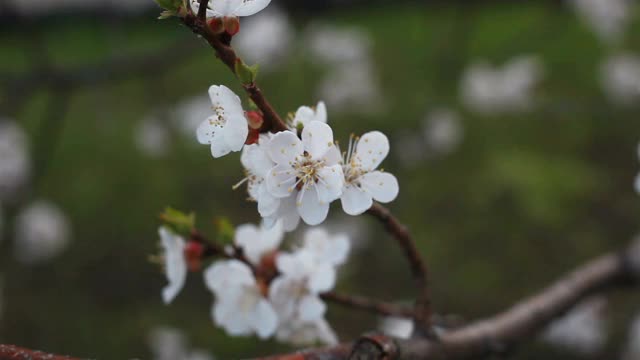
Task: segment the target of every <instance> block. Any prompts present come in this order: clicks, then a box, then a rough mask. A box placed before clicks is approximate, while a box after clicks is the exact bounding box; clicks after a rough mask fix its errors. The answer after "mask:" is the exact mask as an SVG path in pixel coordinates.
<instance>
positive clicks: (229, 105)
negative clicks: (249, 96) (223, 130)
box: [209, 85, 244, 116]
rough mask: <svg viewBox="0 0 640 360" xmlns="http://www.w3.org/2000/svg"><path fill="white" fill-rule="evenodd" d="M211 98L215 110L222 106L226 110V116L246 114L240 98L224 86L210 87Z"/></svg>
mask: <svg viewBox="0 0 640 360" xmlns="http://www.w3.org/2000/svg"><path fill="white" fill-rule="evenodd" d="M209 98H210V99H211V104H212V105H213V107H214V108H215V107H217V106H220V107H222V108H223V109H224V113H225V116H226V115H238V114H240V115H241V114H244V110H243V109H242V101H241V100H240V97H238V95H236V94H235V93H234V92H233V91H231V89H229V88H228V87H226V86H224V85H212V86H210V87H209Z"/></svg>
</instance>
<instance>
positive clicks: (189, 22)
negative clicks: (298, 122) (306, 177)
mask: <svg viewBox="0 0 640 360" xmlns="http://www.w3.org/2000/svg"><path fill="white" fill-rule="evenodd" d="M199 10H201V9H199ZM181 20H182V22H183V23H184V24H185V25H186V26H187V27H188V28H189V29H191V31H193V32H194V33H195V34H198V35H200V36H202V37H203V38H204V39H205V40H206V41H207V43H209V45H210V46H211V47H212V48H213V50H215V52H216V56H217V57H218V58H219V59H220V60H221V61H222V62H223V63H224V64H225V65H227V67H228V68H229V69H230V70H231V72H233V73H234V74H235V65H236V62H237V61H242V60H241V59H240V58H239V57H238V55H237V54H236V52H235V50H234V49H233V47H231V45H230V44H228V43H227V41H223V40H222V38H221V35H217V34H214V33H213V32H212V31H211V30H210V29H209V27H208V26H207V23H206V21H203V20H201V19H199V18H198V17H196V16H194V15H192V14H187V15H185V16H184V17H182V18H181ZM242 86H243V88H244V90H245V91H246V92H247V94H248V95H249V97H250V98H251V100H252V101H253V102H254V103H255V104H256V106H257V107H258V109H260V110H261V111H262V113H263V114H264V123H263V125H262V128H261V129H260V131H261V132H266V131H271V132H278V131H285V130H287V129H288V128H287V125H286V124H285V122H284V121H283V120H282V118H281V117H280V115H278V113H277V112H276V111H275V109H274V108H273V106H272V105H271V103H269V101H268V100H267V98H266V97H265V96H264V94H263V93H262V91H261V90H260V88H259V87H258V85H257V84H256V83H255V82H253V83H250V84H243V85H242Z"/></svg>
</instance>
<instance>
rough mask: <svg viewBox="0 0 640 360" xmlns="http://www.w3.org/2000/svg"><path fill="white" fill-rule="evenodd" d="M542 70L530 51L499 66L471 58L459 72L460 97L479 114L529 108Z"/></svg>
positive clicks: (540, 64)
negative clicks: (472, 61)
mask: <svg viewBox="0 0 640 360" xmlns="http://www.w3.org/2000/svg"><path fill="white" fill-rule="evenodd" d="M542 74H543V68H542V63H541V61H540V60H539V59H538V57H536V56H532V55H527V56H518V57H515V58H513V59H511V60H510V61H508V62H507V63H506V64H504V65H503V66H502V67H494V66H492V65H490V64H489V63H487V62H485V61H477V62H474V63H472V64H471V65H470V66H469V67H468V68H467V69H466V70H465V71H464V74H463V75H462V80H461V84H460V86H461V88H460V92H461V97H462V101H463V103H464V104H465V105H466V106H467V107H468V108H469V109H470V110H472V111H474V112H478V113H482V114H496V113H515V112H522V111H527V110H530V109H531V108H532V106H533V105H534V104H535V100H534V98H533V90H534V88H535V86H536V85H537V84H538V82H539V81H540V80H541V78H542Z"/></svg>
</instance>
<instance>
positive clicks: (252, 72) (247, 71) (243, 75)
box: [235, 59, 258, 85]
mask: <svg viewBox="0 0 640 360" xmlns="http://www.w3.org/2000/svg"><path fill="white" fill-rule="evenodd" d="M235 72H236V76H237V77H238V79H239V80H240V82H241V83H242V84H243V85H248V84H253V83H254V82H255V81H256V78H257V77H258V64H255V65H253V66H249V65H247V64H245V63H244V62H243V61H242V60H241V59H236V64H235Z"/></svg>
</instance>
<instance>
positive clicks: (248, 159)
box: [241, 139, 275, 178]
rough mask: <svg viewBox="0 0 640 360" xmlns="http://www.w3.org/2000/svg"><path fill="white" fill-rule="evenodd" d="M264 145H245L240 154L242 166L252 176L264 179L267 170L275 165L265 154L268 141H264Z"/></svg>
mask: <svg viewBox="0 0 640 360" xmlns="http://www.w3.org/2000/svg"><path fill="white" fill-rule="evenodd" d="M265 140H266V143H264V144H251V145H246V146H245V147H244V150H243V152H242V155H243V157H244V158H245V159H244V160H243V159H242V158H241V161H242V165H243V166H244V167H245V168H246V169H247V170H249V171H250V172H251V173H252V174H254V175H257V176H260V177H263V178H264V177H266V175H267V173H268V172H269V170H271V168H272V167H274V166H275V163H274V162H273V161H271V158H270V157H269V154H268V153H267V150H266V149H267V146H268V143H269V140H267V139H265Z"/></svg>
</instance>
